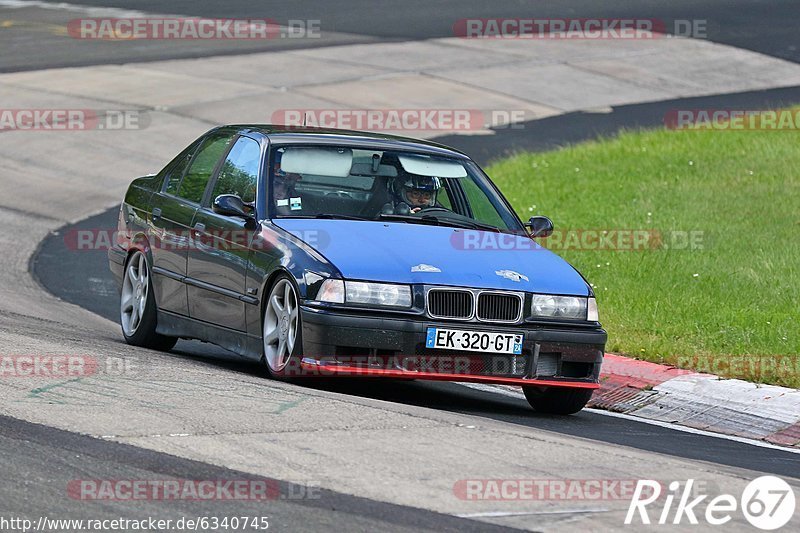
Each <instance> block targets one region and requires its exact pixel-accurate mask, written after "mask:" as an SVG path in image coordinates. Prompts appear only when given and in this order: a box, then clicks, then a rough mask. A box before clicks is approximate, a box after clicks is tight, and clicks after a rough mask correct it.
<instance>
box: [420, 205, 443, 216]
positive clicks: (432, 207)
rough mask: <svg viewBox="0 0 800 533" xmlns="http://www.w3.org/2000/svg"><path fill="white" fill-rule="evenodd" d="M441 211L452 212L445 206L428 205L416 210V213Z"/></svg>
mask: <svg viewBox="0 0 800 533" xmlns="http://www.w3.org/2000/svg"><path fill="white" fill-rule="evenodd" d="M443 211H446V212H448V213H451V212H452V211H450V210H449V209H447V208H446V207H438V206H430V207H423V208H422V209H420V210H419V211H417V212H416V214H417V215H421V214H422V213H441V212H443Z"/></svg>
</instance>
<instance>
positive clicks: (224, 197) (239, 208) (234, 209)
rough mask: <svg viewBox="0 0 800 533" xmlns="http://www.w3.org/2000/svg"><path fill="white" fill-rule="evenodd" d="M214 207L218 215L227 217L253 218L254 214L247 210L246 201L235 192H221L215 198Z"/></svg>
mask: <svg viewBox="0 0 800 533" xmlns="http://www.w3.org/2000/svg"><path fill="white" fill-rule="evenodd" d="M212 208H213V210H214V212H215V213H217V214H218V215H223V216H226V217H241V218H253V215H252V214H251V213H248V212H247V211H246V210H245V204H244V201H243V200H242V199H241V198H239V197H238V196H236V195H235V194H220V195H219V196H217V197H216V198H214V205H213V207H212Z"/></svg>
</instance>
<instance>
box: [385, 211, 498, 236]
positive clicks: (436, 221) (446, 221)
mask: <svg viewBox="0 0 800 533" xmlns="http://www.w3.org/2000/svg"><path fill="white" fill-rule="evenodd" d="M380 218H381V219H388V220H401V221H403V222H410V223H413V224H428V225H431V226H449V227H456V228H468V229H481V230H487V231H495V232H498V233H499V232H500V228H497V227H495V226H492V225H491V224H484V223H483V222H477V221H474V220H460V219H458V220H454V219H451V218H441V217H436V216H433V215H385V214H381V215H380Z"/></svg>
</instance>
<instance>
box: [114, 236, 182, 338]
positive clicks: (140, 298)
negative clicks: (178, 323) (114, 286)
mask: <svg viewBox="0 0 800 533" xmlns="http://www.w3.org/2000/svg"><path fill="white" fill-rule="evenodd" d="M157 314H158V312H157V309H156V300H155V297H154V296H153V281H152V280H151V279H150V267H149V266H148V265H147V257H146V256H145V255H144V254H143V253H142V252H138V251H137V252H134V253H133V254H132V255H131V256H130V257H129V258H128V260H127V261H126V262H125V269H124V270H123V278H122V290H121V291H120V299H119V315H120V326H122V335H123V336H124V337H125V342H127V343H128V344H130V345H132V346H141V347H143V348H151V349H153V350H160V351H162V352H167V351H169V350H171V349H172V348H173V346H175V343H176V342H178V339H177V338H176V337H167V336H165V335H160V334H158V333H156V324H157V319H156V316H157Z"/></svg>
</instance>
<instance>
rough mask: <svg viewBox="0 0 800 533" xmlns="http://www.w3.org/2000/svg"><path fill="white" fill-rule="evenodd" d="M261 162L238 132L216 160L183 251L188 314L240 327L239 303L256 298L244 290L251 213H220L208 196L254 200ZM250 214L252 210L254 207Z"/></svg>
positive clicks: (256, 151)
mask: <svg viewBox="0 0 800 533" xmlns="http://www.w3.org/2000/svg"><path fill="white" fill-rule="evenodd" d="M261 166H262V155H261V146H260V145H259V143H258V141H257V140H255V139H252V138H250V137H246V136H240V137H239V138H238V139H236V141H235V142H234V144H233V146H232V147H231V149H230V151H229V152H228V154H227V156H226V158H225V161H224V162H223V163H222V164H221V165H220V167H219V169H218V171H217V174H216V177H215V178H214V180H213V182H212V186H211V187H210V188H211V191H210V193H209V194H208V195H207V197H206V198H205V201H204V202H203V206H202V207H201V208H200V209H199V210H198V211H197V213H196V214H195V218H194V223H193V238H194V242H195V245H194V246H193V249H192V251H191V252H190V253H189V258H188V266H187V284H188V294H189V316H190V317H192V318H194V319H197V320H202V321H205V322H211V323H213V324H216V325H219V326H224V327H226V328H230V329H234V330H237V331H244V330H245V325H246V321H245V306H246V305H248V304H255V303H258V299H257V298H255V297H254V296H252V295H248V294H247V293H246V288H245V281H246V277H247V265H248V259H249V246H250V243H251V241H252V239H253V236H254V234H255V231H256V223H255V217H254V218H250V219H249V220H246V219H245V218H242V217H233V216H225V215H221V214H218V213H215V212H214V211H213V207H212V206H213V201H214V198H216V197H217V196H219V195H221V194H235V195H236V196H239V197H240V198H241V199H242V200H243V201H244V202H246V203H252V205H255V200H256V188H257V185H258V176H259V172H260V171H261ZM254 214H255V213H254Z"/></svg>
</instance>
